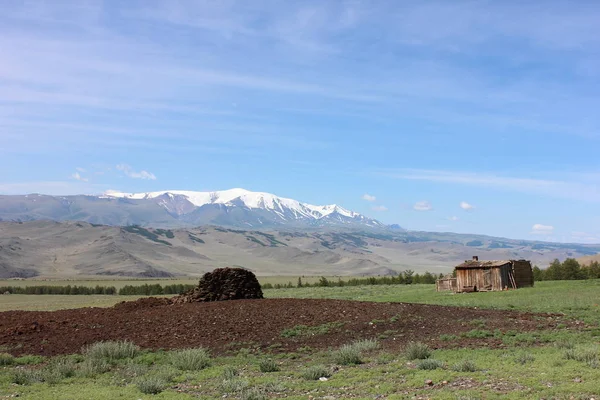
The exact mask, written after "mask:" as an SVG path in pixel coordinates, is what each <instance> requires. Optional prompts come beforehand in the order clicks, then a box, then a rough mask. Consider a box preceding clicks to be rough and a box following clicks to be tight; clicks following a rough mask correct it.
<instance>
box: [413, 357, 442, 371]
mask: <svg viewBox="0 0 600 400" xmlns="http://www.w3.org/2000/svg"><path fill="white" fill-rule="evenodd" d="M417 368H418V369H425V370H434V369H438V368H444V363H443V362H442V361H439V360H434V359H433V358H426V359H424V360H421V361H419V362H418V363H417Z"/></svg>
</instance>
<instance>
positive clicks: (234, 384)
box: [221, 378, 249, 393]
mask: <svg viewBox="0 0 600 400" xmlns="http://www.w3.org/2000/svg"><path fill="white" fill-rule="evenodd" d="M248 385H249V383H248V381H247V380H245V379H240V378H233V379H223V382H221V391H222V392H224V393H238V392H241V391H242V390H244V389H246V388H247V387H248Z"/></svg>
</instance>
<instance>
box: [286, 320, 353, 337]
mask: <svg viewBox="0 0 600 400" xmlns="http://www.w3.org/2000/svg"><path fill="white" fill-rule="evenodd" d="M342 326H344V323H343V322H328V323H326V324H322V325H317V326H306V325H296V326H294V327H292V328H288V329H284V330H283V331H281V336H282V337H285V338H290V337H296V336H315V335H324V334H326V333H329V331H330V330H332V329H336V328H341V327H342Z"/></svg>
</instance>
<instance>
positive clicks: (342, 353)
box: [333, 344, 362, 365]
mask: <svg viewBox="0 0 600 400" xmlns="http://www.w3.org/2000/svg"><path fill="white" fill-rule="evenodd" d="M360 356H361V354H360V350H359V349H358V348H357V347H355V346H353V345H351V344H345V345H343V346H342V347H340V348H339V349H338V350H337V351H335V352H333V360H334V362H335V363H336V364H340V365H357V364H362V359H361V357H360Z"/></svg>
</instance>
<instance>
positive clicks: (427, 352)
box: [404, 342, 431, 360]
mask: <svg viewBox="0 0 600 400" xmlns="http://www.w3.org/2000/svg"><path fill="white" fill-rule="evenodd" d="M404 355H405V356H406V358H407V359H408V360H425V359H426V358H429V357H431V349H430V348H429V346H427V345H426V344H424V343H421V342H410V343H409V344H408V345H407V346H406V349H404Z"/></svg>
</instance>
